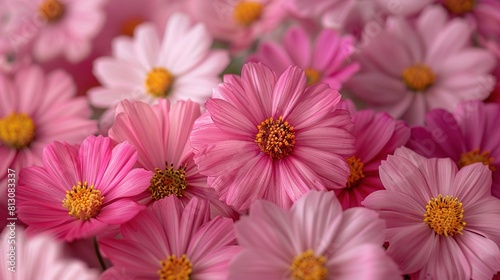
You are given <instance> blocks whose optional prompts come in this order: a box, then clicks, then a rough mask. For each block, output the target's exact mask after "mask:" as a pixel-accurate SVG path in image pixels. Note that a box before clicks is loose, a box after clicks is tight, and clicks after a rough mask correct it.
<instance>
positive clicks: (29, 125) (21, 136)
mask: <svg viewBox="0 0 500 280" xmlns="http://www.w3.org/2000/svg"><path fill="white" fill-rule="evenodd" d="M34 139H35V123H34V122H33V120H32V119H31V118H30V117H29V116H28V115H27V114H25V113H19V114H18V113H10V115H8V116H7V117H5V118H2V119H0V141H2V142H3V143H5V144H6V145H8V146H10V147H12V148H15V149H18V150H20V149H23V148H25V147H27V146H29V144H30V143H31V142H32V141H33V140H34Z"/></svg>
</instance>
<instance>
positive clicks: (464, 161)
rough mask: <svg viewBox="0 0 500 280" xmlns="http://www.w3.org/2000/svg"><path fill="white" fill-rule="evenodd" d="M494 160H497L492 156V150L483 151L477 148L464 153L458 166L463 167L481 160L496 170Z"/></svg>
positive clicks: (492, 169)
mask: <svg viewBox="0 0 500 280" xmlns="http://www.w3.org/2000/svg"><path fill="white" fill-rule="evenodd" d="M493 160H495V159H494V158H493V157H490V152H488V151H484V152H482V153H481V150H480V149H475V150H472V151H470V152H467V153H463V154H462V155H461V156H460V160H458V167H459V168H462V167H464V166H467V165H469V164H473V163H476V162H481V163H483V164H484V165H486V166H488V168H489V169H490V170H491V171H493V172H495V171H496V168H495V166H494V165H493Z"/></svg>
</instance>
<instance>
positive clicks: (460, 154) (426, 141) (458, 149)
mask: <svg viewBox="0 0 500 280" xmlns="http://www.w3.org/2000/svg"><path fill="white" fill-rule="evenodd" d="M499 119H500V104H495V103H492V104H484V103H483V102H480V101H468V102H463V103H461V104H460V105H459V106H457V108H456V109H455V113H454V114H452V113H450V112H448V111H445V110H433V111H431V112H429V113H428V114H427V116H426V127H414V128H412V133H411V134H412V135H411V139H410V141H408V144H407V146H408V147H409V148H411V149H413V150H414V151H415V152H417V153H419V154H421V155H423V156H425V157H442V158H443V157H448V158H450V159H451V160H453V161H454V162H455V163H456V164H458V167H459V168H462V167H464V166H467V165H470V164H473V163H476V162H481V163H483V164H484V165H486V166H487V167H488V168H489V169H490V170H491V171H492V172H493V185H492V189H491V191H492V194H493V195H494V196H496V197H498V198H500V131H499V130H498V120H499Z"/></svg>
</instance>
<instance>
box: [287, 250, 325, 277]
mask: <svg viewBox="0 0 500 280" xmlns="http://www.w3.org/2000/svg"><path fill="white" fill-rule="evenodd" d="M325 262H326V258H325V257H323V256H319V257H317V256H315V255H314V252H313V250H311V249H308V250H307V251H305V252H303V253H302V254H300V255H298V256H296V257H295V258H294V259H293V262H292V265H291V266H290V270H291V271H292V275H291V279H294V280H324V279H326V277H327V276H328V270H327V268H326V267H325Z"/></svg>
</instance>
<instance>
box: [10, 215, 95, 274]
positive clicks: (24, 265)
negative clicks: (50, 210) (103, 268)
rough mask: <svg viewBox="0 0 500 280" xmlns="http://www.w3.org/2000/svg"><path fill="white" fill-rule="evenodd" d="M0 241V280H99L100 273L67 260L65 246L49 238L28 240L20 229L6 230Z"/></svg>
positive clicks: (82, 264)
mask: <svg viewBox="0 0 500 280" xmlns="http://www.w3.org/2000/svg"><path fill="white" fill-rule="evenodd" d="M12 233H14V234H12ZM0 241H1V242H2V243H1V245H0V251H1V252H2V254H1V255H0V261H1V262H2V264H3V265H2V267H1V268H0V279H3V280H25V279H30V280H45V279H58V280H73V279H82V280H94V279H97V278H98V276H99V273H98V272H97V270H91V269H89V268H88V267H87V266H86V265H85V263H83V262H81V261H78V260H74V259H68V258H66V257H65V256H64V253H63V246H62V244H61V243H59V242H57V241H56V240H54V239H53V238H51V237H50V236H49V235H44V234H42V235H34V236H30V235H28V236H27V235H26V234H25V230H24V229H23V228H22V227H20V226H19V225H17V226H14V227H12V228H9V227H6V228H4V229H3V232H2V235H1V237H0ZM12 241H14V242H12ZM12 248H15V250H12ZM11 257H13V258H11Z"/></svg>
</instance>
